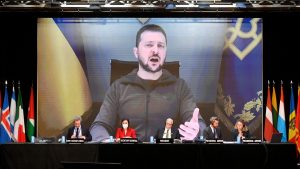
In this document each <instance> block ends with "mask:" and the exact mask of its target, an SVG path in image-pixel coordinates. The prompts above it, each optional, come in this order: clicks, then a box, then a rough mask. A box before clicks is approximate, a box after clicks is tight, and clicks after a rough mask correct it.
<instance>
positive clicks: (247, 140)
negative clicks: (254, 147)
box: [243, 139, 261, 144]
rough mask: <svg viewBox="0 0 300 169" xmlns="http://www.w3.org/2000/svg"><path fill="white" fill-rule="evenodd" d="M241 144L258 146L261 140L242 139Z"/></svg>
mask: <svg viewBox="0 0 300 169" xmlns="http://www.w3.org/2000/svg"><path fill="white" fill-rule="evenodd" d="M243 143H245V144H259V143H261V140H259V139H243Z"/></svg>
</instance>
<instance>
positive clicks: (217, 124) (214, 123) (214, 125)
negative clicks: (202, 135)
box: [212, 120, 219, 128]
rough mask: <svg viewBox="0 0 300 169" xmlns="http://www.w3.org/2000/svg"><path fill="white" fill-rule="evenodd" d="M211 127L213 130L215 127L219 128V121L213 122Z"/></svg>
mask: <svg viewBox="0 0 300 169" xmlns="http://www.w3.org/2000/svg"><path fill="white" fill-rule="evenodd" d="M212 126H213V127H214V128H217V127H218V126H219V121H218V120H215V121H214V122H213V124H212Z"/></svg>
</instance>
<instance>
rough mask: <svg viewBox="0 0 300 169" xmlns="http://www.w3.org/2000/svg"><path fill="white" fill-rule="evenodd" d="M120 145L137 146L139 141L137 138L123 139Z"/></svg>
mask: <svg viewBox="0 0 300 169" xmlns="http://www.w3.org/2000/svg"><path fill="white" fill-rule="evenodd" d="M120 143H123V144H135V143H138V139H137V138H121V139H120Z"/></svg>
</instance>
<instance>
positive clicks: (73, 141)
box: [66, 139, 84, 144]
mask: <svg viewBox="0 0 300 169" xmlns="http://www.w3.org/2000/svg"><path fill="white" fill-rule="evenodd" d="M66 143H71V144H81V143H84V139H67V140H66Z"/></svg>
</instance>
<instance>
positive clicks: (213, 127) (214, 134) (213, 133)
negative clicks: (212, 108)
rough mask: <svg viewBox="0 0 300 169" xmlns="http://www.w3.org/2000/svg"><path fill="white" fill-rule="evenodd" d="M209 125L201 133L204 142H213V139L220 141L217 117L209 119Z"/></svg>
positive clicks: (220, 133)
mask: <svg viewBox="0 0 300 169" xmlns="http://www.w3.org/2000/svg"><path fill="white" fill-rule="evenodd" d="M209 121H210V125H209V126H208V127H206V128H205V129H204V131H203V137H204V139H206V140H213V139H222V132H221V129H220V128H219V119H218V117H215V116H213V117H211V118H210V120H209Z"/></svg>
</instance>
